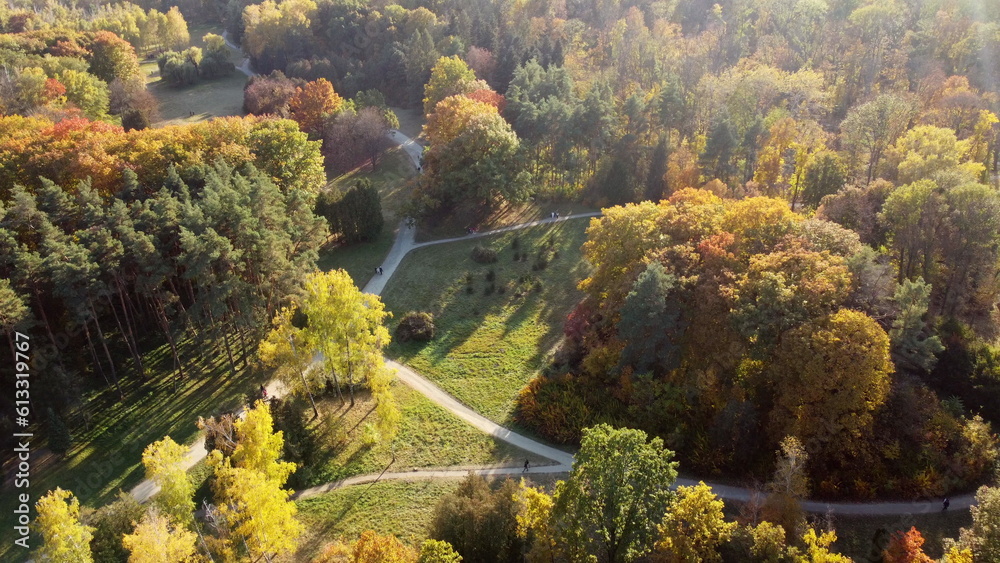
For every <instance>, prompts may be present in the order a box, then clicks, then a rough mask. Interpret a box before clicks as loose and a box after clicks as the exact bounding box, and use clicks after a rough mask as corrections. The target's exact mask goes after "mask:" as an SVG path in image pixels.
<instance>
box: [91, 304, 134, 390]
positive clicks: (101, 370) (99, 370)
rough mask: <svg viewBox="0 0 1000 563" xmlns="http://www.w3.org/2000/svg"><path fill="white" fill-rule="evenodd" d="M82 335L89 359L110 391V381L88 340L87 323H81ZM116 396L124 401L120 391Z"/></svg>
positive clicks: (92, 344)
mask: <svg viewBox="0 0 1000 563" xmlns="http://www.w3.org/2000/svg"><path fill="white" fill-rule="evenodd" d="M83 333H84V334H85V335H86V336H87V348H88V349H89V350H90V358H91V359H92V360H93V362H94V366H95V367H96V368H97V371H98V372H100V374H101V378H103V379H104V383H105V384H107V386H108V389H111V381H109V380H108V375H107V374H106V373H104V368H103V367H101V360H100V359H99V358H98V357H97V350H96V349H94V341H93V339H91V338H90V329H89V328H88V327H87V321H84V322H83ZM118 396H119V400H124V399H125V397H123V396H122V395H121V389H119V390H118Z"/></svg>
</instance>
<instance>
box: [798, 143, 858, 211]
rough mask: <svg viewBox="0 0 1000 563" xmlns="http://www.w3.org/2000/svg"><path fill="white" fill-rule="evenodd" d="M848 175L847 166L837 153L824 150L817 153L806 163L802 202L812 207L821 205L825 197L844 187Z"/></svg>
mask: <svg viewBox="0 0 1000 563" xmlns="http://www.w3.org/2000/svg"><path fill="white" fill-rule="evenodd" d="M846 175H847V171H846V168H845V167H844V165H843V163H842V162H841V160H840V157H838V156H837V154H836V153H833V152H830V151H823V152H821V153H819V154H817V155H815V156H814V157H813V158H812V159H811V160H810V161H809V164H807V165H806V169H805V177H804V178H803V181H802V202H803V203H804V204H806V205H808V206H810V207H817V206H819V204H820V202H821V201H822V200H823V198H824V197H826V196H828V195H831V194H835V193H837V192H839V191H840V190H841V188H843V187H844V182H845V180H846Z"/></svg>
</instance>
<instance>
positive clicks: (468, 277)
mask: <svg viewBox="0 0 1000 563" xmlns="http://www.w3.org/2000/svg"><path fill="white" fill-rule="evenodd" d="M465 283H472V272H467V273H466V274H465Z"/></svg>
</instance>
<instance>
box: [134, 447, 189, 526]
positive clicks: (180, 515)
mask: <svg viewBox="0 0 1000 563" xmlns="http://www.w3.org/2000/svg"><path fill="white" fill-rule="evenodd" d="M186 453H187V448H185V447H184V446H181V445H180V444H178V443H177V442H174V441H173V440H172V439H171V438H170V436H167V437H166V438H164V439H162V440H160V441H159V442H153V443H152V444H150V445H148V446H146V449H145V450H143V452H142V464H143V466H145V467H146V478H147V479H149V480H150V481H153V482H154V483H156V484H157V485H158V486H159V487H160V492H159V493H157V494H156V496H155V497H153V502H154V503H155V504H156V506H158V507H160V510H162V511H163V513H164V514H165V515H167V516H169V517H170V518H171V519H172V520H173V521H174V522H176V523H178V524H187V523H189V522H191V520H192V518H193V515H194V485H192V484H191V480H190V479H189V478H188V474H187V470H186V468H185V467H184V455H185V454H186Z"/></svg>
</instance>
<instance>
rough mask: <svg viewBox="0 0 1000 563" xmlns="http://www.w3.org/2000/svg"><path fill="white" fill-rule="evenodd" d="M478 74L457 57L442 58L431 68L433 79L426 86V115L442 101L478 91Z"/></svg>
mask: <svg viewBox="0 0 1000 563" xmlns="http://www.w3.org/2000/svg"><path fill="white" fill-rule="evenodd" d="M475 81H476V74H475V73H474V72H473V71H472V69H470V68H469V66H468V65H467V64H465V61H463V60H462V59H460V58H459V57H457V56H451V57H441V58H440V59H438V61H437V63H436V64H435V65H434V67H433V68H431V78H430V80H429V81H428V82H427V85H426V86H424V113H425V114H430V113H431V112H433V111H435V110H434V108H435V106H437V103H438V102H440V101H441V100H443V99H445V98H447V97H449V96H454V95H456V94H468V93H469V92H472V91H473V90H475V89H477V87H476V86H475V85H474V83H475Z"/></svg>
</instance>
